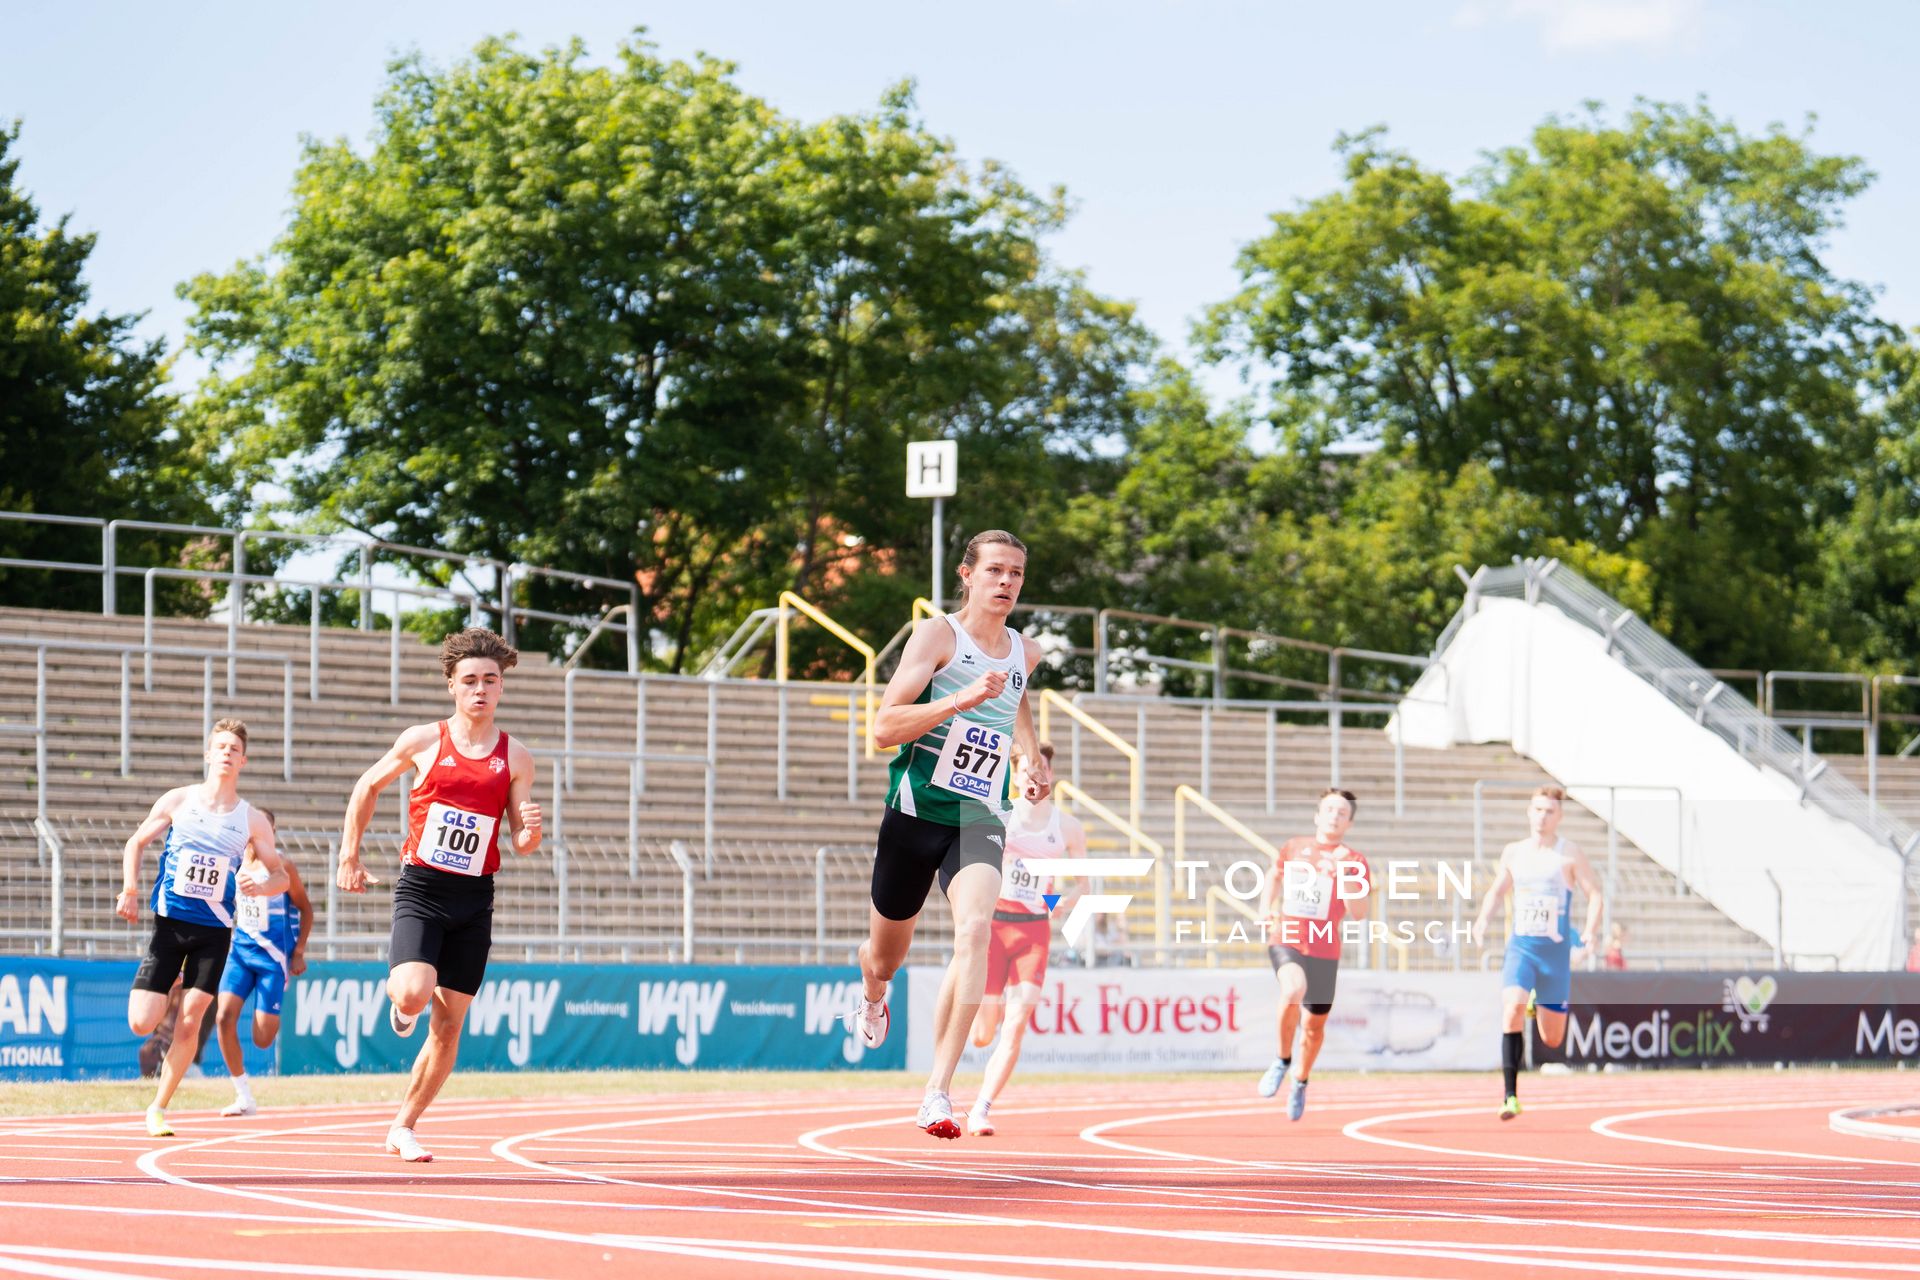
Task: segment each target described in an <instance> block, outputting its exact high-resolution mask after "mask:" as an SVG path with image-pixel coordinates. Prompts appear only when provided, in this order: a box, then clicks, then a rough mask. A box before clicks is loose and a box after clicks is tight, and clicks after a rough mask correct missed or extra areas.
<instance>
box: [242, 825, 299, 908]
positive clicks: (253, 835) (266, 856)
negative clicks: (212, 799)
mask: <svg viewBox="0 0 1920 1280" xmlns="http://www.w3.org/2000/svg"><path fill="white" fill-rule="evenodd" d="M247 841H248V843H249V844H251V845H252V846H253V856H254V858H255V859H257V860H258V861H259V863H260V865H261V866H263V867H265V868H266V869H267V878H266V879H265V880H255V879H254V878H253V877H252V876H241V877H239V878H238V879H237V880H236V881H235V885H234V887H235V889H236V890H237V891H238V892H240V893H244V894H246V895H247V896H248V897H250V898H270V897H272V896H273V895H274V894H276V893H285V892H286V891H287V867H286V863H284V862H282V861H281V860H280V851H279V850H278V849H276V848H274V844H273V824H272V823H271V822H268V821H267V815H266V814H264V813H262V812H260V811H259V810H258V809H255V808H253V807H252V806H248V809H247Z"/></svg>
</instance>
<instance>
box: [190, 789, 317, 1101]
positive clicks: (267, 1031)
mask: <svg viewBox="0 0 1920 1280" xmlns="http://www.w3.org/2000/svg"><path fill="white" fill-rule="evenodd" d="M260 812H261V813H262V814H263V815H264V816H265V817H266V819H267V825H268V826H269V827H271V826H273V810H271V809H262V810H260ZM258 865H259V858H258V855H257V854H256V853H255V850H254V847H253V845H252V844H248V845H247V855H246V861H245V862H244V863H242V867H243V869H245V870H249V871H250V870H252V869H253V868H254V867H257V866H258ZM280 865H281V866H282V867H284V868H285V869H286V873H287V891H286V892H285V893H276V894H273V895H272V896H270V897H269V896H265V895H262V896H259V897H251V896H249V897H242V898H241V899H240V907H239V910H237V911H235V912H234V916H233V946H232V949H231V950H229V951H228V952H227V967H226V969H225V971H224V972H222V973H221V975H220V996H219V1000H218V1002H217V1003H216V1004H215V1005H214V1029H215V1031H216V1032H218V1034H219V1036H220V1056H221V1057H222V1058H224V1059H225V1060H226V1064H227V1074H228V1075H229V1076H231V1077H233V1101H232V1102H230V1103H228V1104H227V1107H226V1109H225V1110H223V1111H222V1112H221V1113H220V1114H221V1115H223V1116H250V1115H252V1114H253V1113H254V1112H255V1111H256V1110H258V1109H259V1104H258V1103H256V1102H255V1101H254V1098H253V1084H252V1082H251V1081H249V1080H248V1079H247V1060H246V1055H245V1053H244V1052H243V1051H242V1050H241V1048H240V1014H241V1012H242V1010H243V1009H244V1008H245V1007H246V1003H247V999H248V997H249V996H251V997H252V999H253V1043H254V1044H255V1045H256V1046H258V1047H259V1048H262V1049H266V1048H270V1047H272V1045H273V1041H274V1038H275V1037H276V1036H278V1035H279V1034H280V1007H281V1004H282V1002H283V1001H285V999H286V995H287V984H288V983H289V982H291V981H292V980H293V979H295V978H297V977H299V976H300V975H301V974H303V973H305V972H306V971H307V935H308V934H309V933H310V932H311V931H312V930H313V901H312V899H310V898H308V897H307V886H306V884H305V883H304V882H302V881H301V879H300V873H299V871H297V870H296V869H295V868H294V865H293V863H292V862H291V861H289V860H288V859H287V858H285V857H282V858H281V859H280Z"/></svg>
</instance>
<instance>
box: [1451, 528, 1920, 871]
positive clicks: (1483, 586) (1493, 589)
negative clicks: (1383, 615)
mask: <svg viewBox="0 0 1920 1280" xmlns="http://www.w3.org/2000/svg"><path fill="white" fill-rule="evenodd" d="M1462 576H1465V575H1464V571H1463V574H1462ZM1467 583H1468V587H1467V603H1466V606H1465V607H1464V608H1462V609H1461V610H1460V612H1459V613H1458V614H1457V615H1455V618H1454V621H1453V622H1452V623H1450V624H1449V626H1448V629H1447V631H1446V633H1445V634H1444V635H1443V637H1442V640H1443V644H1442V646H1441V647H1440V648H1438V649H1436V651H1435V653H1436V656H1438V654H1439V653H1440V652H1443V651H1444V647H1445V644H1446V643H1450V642H1451V638H1452V636H1453V635H1454V634H1455V632H1456V630H1457V627H1458V626H1459V625H1460V624H1461V623H1462V622H1463V621H1464V619H1465V618H1466V617H1468V616H1470V615H1471V613H1472V611H1473V610H1474V609H1475V608H1476V607H1477V604H1478V601H1479V600H1481V599H1482V598H1485V597H1489V596H1502V597H1512V598H1518V599H1522V600H1525V601H1526V602H1527V603H1528V604H1542V603H1545V604H1551V605H1553V606H1554V607H1555V608H1557V609H1558V610H1560V612H1562V613H1563V614H1565V615H1566V616H1567V617H1568V618H1571V619H1572V620H1573V621H1574V622H1576V623H1579V624H1580V625H1581V626H1584V627H1586V628H1588V629H1589V630H1592V631H1594V632H1596V633H1598V634H1599V635H1600V636H1601V637H1602V638H1603V639H1604V640H1605V644H1606V648H1605V651H1606V653H1607V654H1608V655H1609V656H1611V657H1613V658H1614V659H1615V660H1616V661H1618V662H1619V663H1620V664H1621V665H1622V666H1624V667H1626V668H1627V669H1628V670H1629V671H1631V672H1633V673H1634V674H1635V675H1637V676H1639V677H1641V678H1642V679H1643V680H1645V681H1646V682H1647V683H1648V684H1649V685H1651V686H1652V687H1654V688H1655V689H1658V690H1659V691H1660V692H1661V693H1662V694H1663V695H1664V696H1665V697H1666V698H1667V699H1668V700H1669V701H1670V702H1672V703H1674V705H1676V706H1678V707H1679V708H1680V709H1681V710H1682V711H1685V712H1686V713H1687V714H1688V715H1690V716H1692V717H1693V719H1694V722H1695V723H1696V724H1699V725H1701V726H1702V727H1704V728H1706V729H1708V730H1709V731H1711V732H1712V733H1713V734H1714V735H1715V736H1716V737H1718V738H1720V739H1721V740H1722V741H1723V742H1725V743H1726V744H1727V745H1728V746H1730V747H1732V748H1733V749H1734V750H1735V751H1736V752H1738V753H1739V754H1740V755H1741V756H1742V757H1744V758H1745V759H1747V760H1748V761H1749V762H1751V763H1752V764H1754V765H1755V766H1757V767H1758V766H1764V767H1766V768H1770V769H1773V770H1774V771H1776V772H1778V773H1780V774H1782V775H1784V776H1786V777H1788V778H1792V779H1795V780H1797V781H1798V783H1799V786H1800V795H1801V802H1802V803H1803V804H1805V803H1811V804H1813V805H1814V806H1816V807H1817V808H1819V809H1821V810H1822V811H1824V812H1825V813H1827V814H1829V815H1830V816H1832V817H1834V818H1838V819H1839V820H1841V821H1842V822H1847V823H1851V824H1852V825H1853V826H1855V827H1858V828H1859V829H1860V830H1861V831H1864V832H1866V833H1867V834H1868V836H1870V837H1871V838H1872V839H1874V840H1875V841H1877V842H1879V843H1882V844H1884V845H1886V846H1887V847H1888V849H1890V850H1891V851H1892V852H1893V854H1894V855H1895V856H1896V857H1898V858H1900V860H1901V862H1902V864H1903V865H1905V864H1908V863H1909V861H1910V859H1911V856H1912V854H1913V852H1914V850H1915V848H1916V847H1920V833H1916V832H1915V831H1914V829H1913V828H1912V827H1911V826H1910V825H1908V824H1907V823H1906V822H1904V821H1901V820H1900V819H1898V818H1895V817H1893V816H1892V815H1890V814H1888V813H1886V812H1885V811H1883V810H1881V809H1880V808H1879V807H1878V805H1876V804H1874V803H1872V802H1870V801H1869V800H1868V798H1867V797H1866V796H1865V795H1864V794H1862V793H1861V791H1860V789H1859V788H1858V787H1855V786H1854V785H1853V784H1852V783H1851V782H1849V781H1847V779H1846V778H1844V777H1842V776H1841V775H1840V774H1839V773H1837V772H1835V771H1833V770H1832V769H1829V768H1827V767H1826V762H1825V761H1824V760H1820V759H1819V758H1818V757H1815V756H1813V755H1812V753H1811V752H1810V751H1809V750H1808V748H1807V746H1806V744H1804V743H1802V742H1799V741H1796V740H1795V739H1794V738H1793V736H1792V735H1790V734H1789V733H1788V732H1787V730H1786V729H1785V728H1784V727H1782V725H1781V724H1780V723H1779V722H1777V721H1775V720H1773V719H1771V718H1769V717H1768V716H1767V714H1766V713H1765V712H1763V711H1762V710H1761V709H1760V708H1759V707H1757V706H1755V705H1754V704H1753V703H1751V702H1749V701H1748V700H1747V699H1746V698H1744V697H1742V696H1740V694H1738V693H1736V692H1734V691H1733V690H1732V689H1731V688H1730V687H1729V686H1728V685H1727V684H1726V683H1725V681H1723V680H1720V679H1718V678H1716V677H1715V676H1713V675H1712V674H1711V673H1709V672H1708V671H1707V670H1706V669H1705V668H1703V667H1700V666H1699V665H1698V664H1697V663H1694V662H1691V661H1690V660H1689V659H1688V658H1687V656H1686V655H1685V654H1684V653H1682V652H1680V650H1679V649H1677V648H1675V647H1674V645H1673V644H1672V642H1671V641H1669V640H1667V639H1666V637H1664V636H1662V635H1660V634H1659V633H1658V632H1656V631H1655V630H1654V629H1653V628H1652V627H1650V626H1648V625H1647V624H1646V623H1645V622H1643V621H1641V620H1640V619H1639V618H1638V617H1636V616H1635V615H1634V613H1633V611H1632V610H1630V609H1626V608H1624V607H1623V606H1621V605H1620V604H1619V602H1617V601H1615V600H1613V599H1612V598H1610V597H1609V596H1607V594H1606V593H1605V592H1603V591H1601V590H1600V589H1599V588H1598V587H1595V586H1594V585H1593V584H1592V583H1590V582H1588V581H1586V580H1585V579H1584V578H1582V577H1580V576H1579V575H1578V574H1577V573H1574V572H1573V571H1572V570H1570V569H1567V568H1566V567H1565V566H1563V565H1562V564H1560V562H1559V561H1557V560H1527V561H1521V562H1519V563H1517V564H1513V565H1509V566H1503V567H1501V568H1497V569H1496V568H1488V567H1485V566H1482V567H1481V568H1480V569H1479V570H1478V571H1477V572H1475V573H1474V574H1473V575H1472V576H1471V577H1470V578H1468V579H1467ZM1783 675H1784V673H1783Z"/></svg>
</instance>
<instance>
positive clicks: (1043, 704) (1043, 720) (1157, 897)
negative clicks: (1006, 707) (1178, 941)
mask: <svg viewBox="0 0 1920 1280" xmlns="http://www.w3.org/2000/svg"><path fill="white" fill-rule="evenodd" d="M1055 707H1058V708H1060V711H1061V713H1062V714H1064V715H1065V716H1067V718H1068V719H1070V720H1072V721H1073V722H1074V723H1075V724H1078V725H1079V726H1080V727H1081V728H1083V729H1085V730H1087V731H1088V732H1089V733H1091V734H1093V736H1094V737H1096V738H1098V739H1100V741H1102V742H1104V743H1106V744H1107V745H1108V746H1110V747H1112V748H1113V749H1114V750H1115V751H1118V752H1119V753H1120V754H1121V755H1123V756H1125V757H1126V760H1127V820H1126V822H1125V824H1124V825H1122V824H1121V823H1119V822H1115V823H1114V827H1115V829H1116V830H1118V831H1120V832H1121V833H1122V834H1123V835H1125V836H1126V837H1127V853H1128V854H1129V855H1131V856H1133V857H1138V856H1140V850H1141V847H1142V846H1145V847H1147V848H1150V849H1152V850H1153V851H1154V854H1155V858H1154V864H1153V892H1154V905H1153V934H1154V942H1155V943H1156V944H1157V945H1158V946H1160V947H1163V948H1164V947H1165V946H1167V943H1168V938H1169V937H1170V936H1171V934H1172V932H1173V915H1172V907H1171V905H1170V901H1169V900H1170V899H1171V898H1172V897H1173V868H1172V866H1171V865H1170V864H1169V863H1168V862H1167V859H1166V854H1165V851H1164V850H1162V849H1161V847H1160V845H1159V844H1158V843H1156V842H1154V841H1150V840H1148V839H1147V837H1146V836H1145V834H1144V833H1143V832H1142V831H1141V830H1140V772H1141V770H1140V749H1139V748H1138V747H1136V746H1134V745H1133V744H1132V743H1131V742H1128V741H1127V740H1126V739H1125V738H1123V737H1121V736H1120V735H1119V734H1117V733H1115V732H1114V731H1113V730H1112V729H1109V728H1108V727H1107V726H1106V725H1104V724H1102V723H1100V721H1099V720H1097V719H1095V718H1094V717H1093V716H1091V715H1088V714H1087V713H1086V712H1085V711H1084V710H1082V709H1081V708H1079V707H1077V706H1075V705H1074V704H1073V703H1071V702H1069V701H1068V700H1067V699H1066V698H1063V697H1061V696H1060V694H1059V692H1058V691H1056V690H1053V689H1042V690H1041V691H1040V726H1039V727H1040V738H1041V740H1042V741H1050V740H1051V739H1052V738H1053V709H1054V708H1055ZM1076 763H1077V762H1076ZM1069 785H1070V784H1069ZM1074 790H1075V791H1076V792H1078V793H1079V794H1081V795H1085V794H1086V793H1085V792H1083V791H1080V790H1079V788H1077V787H1075V788H1074ZM1160 959H1161V961H1162V962H1163V963H1164V962H1165V960H1166V956H1165V955H1164V954H1163V955H1162V956H1161V957H1160Z"/></svg>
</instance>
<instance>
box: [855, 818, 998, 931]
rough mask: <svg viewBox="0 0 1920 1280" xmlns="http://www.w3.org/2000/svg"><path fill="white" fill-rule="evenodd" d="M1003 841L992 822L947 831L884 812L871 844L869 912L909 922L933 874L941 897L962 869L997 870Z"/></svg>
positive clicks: (943, 826) (924, 821) (938, 824)
mask: <svg viewBox="0 0 1920 1280" xmlns="http://www.w3.org/2000/svg"><path fill="white" fill-rule="evenodd" d="M1006 838H1007V832H1006V828H1004V827H1002V826H1001V825H1000V824H999V823H997V822H979V823H975V824H974V825H973V826H970V827H950V826H948V825H946V824H945V823H944V822H929V821H928V820H927V819H925V818H916V817H914V816H913V815H912V814H906V813H902V812H900V811H899V810H898V809H893V808H889V809H888V810H887V811H886V812H885V814H883V815H882V816H881V818H880V836H879V838H878V839H877V840H876V841H875V842H874V850H873V908H874V910H876V911H878V912H879V913H880V914H881V915H883V916H885V917H886V918H887V919H889V920H911V919H913V918H914V917H915V916H917V915H919V914H920V908H922V907H924V906H926V905H927V891H928V890H929V889H930V888H932V887H933V879H934V877H935V876H936V875H937V876H939V877H940V892H942V893H945V892H947V888H948V886H950V885H951V884H952V883H953V878H954V877H955V876H956V875H959V874H960V868H962V867H967V866H972V865H973V864H974V863H976V862H977V863H981V864H983V865H986V866H989V867H992V868H993V869H994V870H995V871H998V870H1000V857H1001V854H1002V853H1003V852H1004V844H1005V841H1006Z"/></svg>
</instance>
